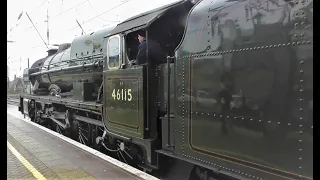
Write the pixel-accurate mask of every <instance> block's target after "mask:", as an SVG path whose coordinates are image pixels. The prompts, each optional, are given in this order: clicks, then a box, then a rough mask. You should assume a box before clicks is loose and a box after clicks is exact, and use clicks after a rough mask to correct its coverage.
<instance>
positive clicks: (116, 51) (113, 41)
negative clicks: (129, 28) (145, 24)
mask: <svg viewBox="0 0 320 180" xmlns="http://www.w3.org/2000/svg"><path fill="white" fill-rule="evenodd" d="M108 67H109V69H115V68H119V67H120V37H119V36H113V37H110V38H109V40H108Z"/></svg>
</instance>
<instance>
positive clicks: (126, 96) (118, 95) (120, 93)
mask: <svg viewBox="0 0 320 180" xmlns="http://www.w3.org/2000/svg"><path fill="white" fill-rule="evenodd" d="M112 97H113V99H114V100H118V101H120V100H121V101H132V94H131V89H118V90H116V89H113V91H112Z"/></svg>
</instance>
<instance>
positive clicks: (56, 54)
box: [27, 29, 110, 95]
mask: <svg viewBox="0 0 320 180" xmlns="http://www.w3.org/2000/svg"><path fill="white" fill-rule="evenodd" d="M108 31H110V29H103V30H100V31H97V32H93V33H90V34H87V35H83V36H79V37H76V38H75V39H74V40H73V41H72V43H71V44H70V43H65V44H60V45H59V48H58V50H54V49H51V50H49V51H48V56H47V57H45V58H43V59H40V60H38V61H36V62H35V63H34V64H33V65H32V66H31V69H29V71H28V72H27V73H28V75H29V78H30V81H31V83H32V85H33V87H34V88H33V92H35V93H39V92H41V93H42V94H43V93H50V94H51V95H58V94H60V93H65V92H70V91H71V90H72V89H73V83H74V82H88V83H93V85H94V87H93V92H97V89H98V88H99V87H100V85H101V83H102V67H103V62H104V57H103V52H104V51H105V46H104V45H103V43H102V40H103V36H104V35H105V33H106V32H108Z"/></svg>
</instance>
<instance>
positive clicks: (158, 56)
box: [136, 39, 166, 64]
mask: <svg viewBox="0 0 320 180" xmlns="http://www.w3.org/2000/svg"><path fill="white" fill-rule="evenodd" d="M148 54H149V55H148V57H149V63H151V64H159V63H161V62H165V61H166V55H165V53H164V52H163V50H162V48H161V46H160V44H159V43H157V42H155V41H153V40H151V39H149V40H148ZM136 60H137V64H145V63H146V62H147V42H146V40H144V41H142V42H141V43H140V45H139V47H138V54H137V58H136Z"/></svg>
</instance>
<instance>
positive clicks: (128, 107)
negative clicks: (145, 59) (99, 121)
mask: <svg viewBox="0 0 320 180" xmlns="http://www.w3.org/2000/svg"><path fill="white" fill-rule="evenodd" d="M143 74H144V68H142V67H141V68H135V69H121V70H107V71H105V72H104V73H103V75H104V85H105V86H104V87H105V88H104V92H103V97H104V104H105V106H104V109H103V112H104V120H105V125H106V127H107V128H108V129H109V130H110V131H112V132H115V133H119V134H124V135H127V136H130V137H136V138H143V137H144V124H143V123H144V114H145V112H144V108H143V107H144V96H143V92H144V88H143V83H142V79H143ZM129 89H131V95H132V100H131V101H128V98H129V95H128V93H125V92H126V91H128V90H129ZM114 90H115V97H114V96H112V93H113V91H114ZM118 90H119V100H118V99H117V91H118ZM122 90H123V91H122ZM125 90H126V91H125ZM121 92H123V93H121ZM124 99H127V100H124Z"/></svg>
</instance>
